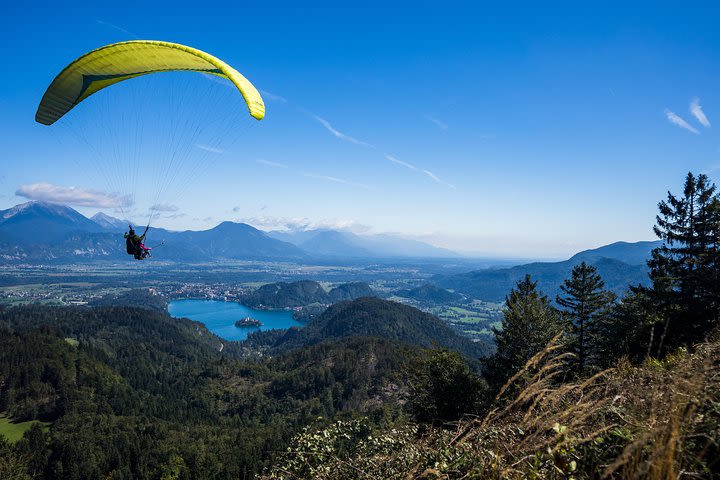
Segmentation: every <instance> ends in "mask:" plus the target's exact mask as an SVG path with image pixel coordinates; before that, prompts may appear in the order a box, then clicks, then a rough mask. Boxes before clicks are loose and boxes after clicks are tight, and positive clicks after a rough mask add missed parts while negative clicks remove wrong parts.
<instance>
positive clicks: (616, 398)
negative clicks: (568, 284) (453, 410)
mask: <svg viewBox="0 0 720 480" xmlns="http://www.w3.org/2000/svg"><path fill="white" fill-rule="evenodd" d="M558 341H559V340H558V338H556V339H554V340H553V341H552V342H550V344H549V345H548V346H547V347H546V348H545V350H543V351H542V352H539V353H538V354H537V355H535V357H533V358H532V359H531V360H530V361H528V362H527V364H526V365H525V367H524V368H523V369H522V371H520V372H519V373H518V374H517V375H515V376H514V377H513V378H511V379H510V381H509V382H508V383H507V385H505V387H503V389H502V390H501V392H500V394H499V395H498V398H497V399H496V402H495V407H494V408H493V409H492V410H490V411H489V412H488V413H487V414H486V415H485V416H484V417H482V418H472V419H466V420H464V421H462V422H460V423H459V424H457V425H455V426H454V427H453V428H449V429H448V428H446V429H432V430H430V431H426V433H424V434H423V435H419V434H417V433H416V432H417V431H418V430H417V429H414V430H412V429H410V430H403V431H399V432H386V433H385V434H383V435H380V436H376V437H375V438H374V439H373V441H366V440H360V441H358V442H357V443H356V444H355V448H354V449H351V453H349V454H340V453H339V452H334V451H332V450H329V451H327V452H325V453H323V454H322V455H320V456H316V457H315V461H317V462H318V467H319V468H318V469H316V470H312V471H313V474H312V475H311V476H303V475H297V473H298V470H297V469H294V468H293V465H294V464H293V461H292V459H293V458H294V455H295V454H294V453H293V451H290V452H289V454H288V457H287V458H288V459H289V461H288V463H287V465H285V466H284V467H283V466H280V468H279V469H276V470H275V471H274V472H273V474H272V475H270V477H269V478H327V479H331V478H387V479H390V478H393V479H408V480H409V479H450V478H458V479H471V478H472V479H475V478H477V479H526V478H535V479H560V478H565V479H569V478H575V479H581V478H613V479H615V478H618V479H636V478H638V479H653V480H654V479H657V480H660V479H663V480H664V479H668V480H669V479H673V480H674V479H679V478H708V479H713V478H720V464H719V460H718V457H719V456H720V447H719V446H718V439H720V342H712V343H708V344H704V345H700V346H698V347H697V348H696V349H695V350H694V352H693V353H687V352H682V351H681V352H678V353H677V354H675V355H673V356H671V357H669V358H667V359H665V360H663V361H656V360H650V361H648V362H647V363H646V364H645V365H643V366H640V367H635V366H631V365H629V364H628V363H627V362H621V363H620V365H618V366H617V367H616V368H614V369H611V370H606V371H603V372H600V373H598V374H596V375H594V376H592V377H591V378H587V379H582V380H578V381H572V382H564V381H561V380H562V379H563V376H564V375H565V372H566V371H567V365H568V362H569V361H571V360H572V359H571V357H570V355H568V354H563V353H560V351H561V348H560V346H559V343H558ZM451 427H452V426H451ZM341 433H342V432H341ZM324 434H326V432H318V435H319V436H320V438H318V437H314V438H316V441H318V440H319V444H320V445H323V442H322V440H321V438H322V435H324ZM296 447H297V448H299V447H301V445H297V446H296ZM285 467H289V468H285ZM305 471H306V472H307V471H308V470H305Z"/></svg>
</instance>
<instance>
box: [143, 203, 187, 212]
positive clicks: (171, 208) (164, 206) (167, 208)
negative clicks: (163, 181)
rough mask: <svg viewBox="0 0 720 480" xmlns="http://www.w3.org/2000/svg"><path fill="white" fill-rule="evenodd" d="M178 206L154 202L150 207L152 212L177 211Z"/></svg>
mask: <svg viewBox="0 0 720 480" xmlns="http://www.w3.org/2000/svg"><path fill="white" fill-rule="evenodd" d="M178 210H180V208H179V207H178V206H177V205H170V204H168V203H156V204H155V205H153V206H152V207H150V211H152V212H177V211H178Z"/></svg>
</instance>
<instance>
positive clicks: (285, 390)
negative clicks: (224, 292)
mask: <svg viewBox="0 0 720 480" xmlns="http://www.w3.org/2000/svg"><path fill="white" fill-rule="evenodd" d="M218 346H219V339H218V338H217V337H215V336H214V335H212V334H211V333H209V332H208V331H207V330H205V329H204V327H202V325H200V324H196V323H194V322H190V321H188V320H183V319H172V318H170V317H168V316H167V315H166V314H162V313H159V312H153V311H150V310H145V309H137V308H128V307H102V308H78V307H74V308H51V307H40V306H33V307H16V308H9V309H0V419H4V418H9V419H11V420H12V421H13V422H22V421H29V420H42V421H44V422H48V424H49V429H47V430H43V429H41V428H39V427H37V428H35V427H33V429H31V430H30V431H28V432H26V435H25V439H23V440H21V441H20V442H18V443H17V444H16V445H15V446H13V447H10V446H9V445H8V444H7V443H6V442H5V441H4V439H3V437H2V432H0V477H3V478H5V477H4V475H5V474H6V473H7V472H8V470H7V468H11V470H10V472H12V473H13V475H20V476H12V477H11V478H22V479H25V478H63V479H68V480H84V479H89V478H125V479H130V478H148V479H150V478H187V479H199V478H254V477H255V475H256V474H258V473H260V472H261V471H263V469H265V468H267V467H268V466H269V465H270V464H271V462H272V461H273V459H275V458H276V456H277V454H278V453H277V452H282V451H285V449H286V447H287V445H288V443H289V441H290V438H291V437H292V436H293V435H294V434H295V433H297V432H298V431H299V430H300V429H301V428H302V427H303V426H305V425H308V424H310V423H312V422H313V421H316V420H317V419H318V418H319V417H322V418H326V419H332V418H334V417H336V416H337V415H341V414H345V415H347V414H348V413H350V412H356V413H360V414H367V415H371V416H373V417H374V418H377V419H382V418H385V417H388V418H389V417H396V416H397V415H398V414H399V410H400V409H401V408H402V407H401V405H402V402H401V401H399V400H398V398H396V397H397V395H399V394H401V393H402V392H404V391H406V388H405V387H404V385H403V382H404V379H403V378H402V376H400V375H399V372H402V371H403V369H404V368H405V367H404V365H405V364H406V362H407V361H408V360H409V359H411V358H413V356H414V353H413V349H412V348H410V347H408V346H403V345H400V344H398V343H397V342H391V341H388V340H383V339H378V338H374V339H371V338H357V337H355V338H346V339H342V340H338V341H335V342H325V343H323V344H321V345H317V346H313V347H309V348H304V349H300V350H296V351H293V352H288V353H286V354H284V355H281V356H278V357H276V358H272V359H266V360H264V361H262V362H258V361H254V360H253V361H250V360H242V359H238V358H236V357H235V356H234V352H233V350H232V348H229V347H226V348H225V349H224V350H223V351H222V352H220V351H219V349H218ZM1 426H2V425H0V427H1ZM8 466H9V467H8ZM6 467H7V468H6ZM22 472H27V473H29V474H31V475H33V476H32V477H26V476H24V473H22ZM172 472H175V476H172V475H170V474H171V473H172ZM168 475H170V476H168Z"/></svg>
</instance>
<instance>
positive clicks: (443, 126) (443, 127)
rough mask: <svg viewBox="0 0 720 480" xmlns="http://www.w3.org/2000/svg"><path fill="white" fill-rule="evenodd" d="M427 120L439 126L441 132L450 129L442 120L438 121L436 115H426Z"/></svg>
mask: <svg viewBox="0 0 720 480" xmlns="http://www.w3.org/2000/svg"><path fill="white" fill-rule="evenodd" d="M425 119H426V120H429V121H431V122H432V123H434V124H435V126H437V127H438V128H439V129H440V130H447V129H448V125H447V123H445V122H443V121H442V120H440V119H438V118H437V117H435V116H434V115H428V114H426V115H425Z"/></svg>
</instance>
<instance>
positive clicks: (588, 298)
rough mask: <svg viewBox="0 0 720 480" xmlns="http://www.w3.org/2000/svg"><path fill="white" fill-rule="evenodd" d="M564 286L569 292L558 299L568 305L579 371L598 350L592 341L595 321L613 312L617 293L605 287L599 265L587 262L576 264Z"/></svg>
mask: <svg viewBox="0 0 720 480" xmlns="http://www.w3.org/2000/svg"><path fill="white" fill-rule="evenodd" d="M560 289H561V290H562V291H563V293H564V294H565V295H564V296H560V295H558V297H557V299H556V302H557V303H558V305H560V306H561V307H563V308H564V309H565V315H566V318H567V320H568V321H569V322H570V326H571V329H570V330H571V334H570V342H569V344H570V346H571V348H572V349H573V350H574V353H575V354H576V355H577V365H578V372H582V371H583V370H584V369H585V368H586V366H587V365H588V359H589V358H591V356H592V355H594V354H596V353H597V352H596V351H594V350H595V349H594V348H593V346H594V345H593V343H594V342H593V341H592V340H593V339H592V334H593V326H594V325H593V324H594V323H595V322H596V321H598V319H599V318H602V317H604V316H607V315H608V314H609V313H610V308H611V306H612V305H613V303H614V301H615V297H614V295H613V294H612V293H610V292H608V291H607V290H605V282H603V279H602V278H601V277H600V275H599V274H598V273H597V269H596V268H595V267H594V266H593V265H588V264H587V263H585V262H582V263H581V264H580V265H575V266H574V267H573V269H572V273H571V277H570V278H569V279H566V280H565V282H564V284H563V285H561V286H560Z"/></svg>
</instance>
